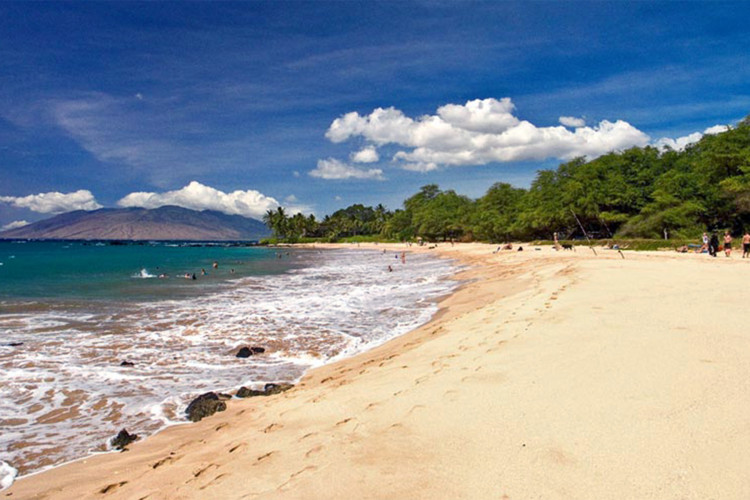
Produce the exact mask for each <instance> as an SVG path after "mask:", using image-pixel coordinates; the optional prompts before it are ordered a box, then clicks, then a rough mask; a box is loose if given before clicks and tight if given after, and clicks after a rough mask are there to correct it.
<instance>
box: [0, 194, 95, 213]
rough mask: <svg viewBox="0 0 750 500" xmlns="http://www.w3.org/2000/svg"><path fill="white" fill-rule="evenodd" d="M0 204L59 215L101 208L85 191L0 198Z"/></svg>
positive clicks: (91, 195)
mask: <svg viewBox="0 0 750 500" xmlns="http://www.w3.org/2000/svg"><path fill="white" fill-rule="evenodd" d="M0 203H9V204H11V205H13V206H14V207H18V208H28V209H29V210H31V211H32V212H38V213H40V214H61V213H63V212H71V211H73V210H96V209H98V208H102V206H101V205H100V204H99V203H97V201H96V199H94V195H93V194H91V191H89V190H87V189H80V190H78V191H75V192H73V193H58V192H54V191H53V192H50V193H39V194H30V195H28V196H0Z"/></svg>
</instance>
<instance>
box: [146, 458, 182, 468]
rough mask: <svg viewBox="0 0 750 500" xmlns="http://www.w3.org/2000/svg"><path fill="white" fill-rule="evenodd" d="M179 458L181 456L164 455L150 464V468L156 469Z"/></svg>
mask: <svg viewBox="0 0 750 500" xmlns="http://www.w3.org/2000/svg"><path fill="white" fill-rule="evenodd" d="M180 458H182V457H175V456H169V457H164V458H162V459H161V460H159V461H158V462H156V463H155V464H154V465H152V466H151V468H152V469H158V468H159V467H161V466H162V465H169V464H171V463H172V462H176V461H177V460H179V459H180Z"/></svg>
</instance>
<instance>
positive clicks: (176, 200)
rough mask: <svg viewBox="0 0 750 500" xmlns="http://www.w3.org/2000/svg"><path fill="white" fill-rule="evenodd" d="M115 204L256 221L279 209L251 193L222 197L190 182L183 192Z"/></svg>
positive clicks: (133, 195)
mask: <svg viewBox="0 0 750 500" xmlns="http://www.w3.org/2000/svg"><path fill="white" fill-rule="evenodd" d="M117 204H118V205H119V206H121V207H143V208H157V207H162V206H164V205H176V206H178V207H184V208H190V209H192V210H216V211H219V212H223V213H225V214H231V215H243V216H245V217H253V218H255V219H259V218H261V217H263V214H265V213H266V211H267V210H273V209H275V208H276V207H278V206H279V202H278V201H276V200H275V199H274V198H271V197H269V196H265V195H264V194H262V193H259V192H258V191H254V190H247V191H240V190H237V191H232V192H231V193H225V192H223V191H219V190H218V189H215V188H212V187H209V186H204V185H203V184H201V183H199V182H196V181H193V182H191V183H190V184H188V185H187V186H185V187H184V188H182V189H178V190H176V191H167V192H164V193H145V192H137V193H130V194H129V195H127V196H125V197H124V198H122V199H121V200H120V201H118V202H117Z"/></svg>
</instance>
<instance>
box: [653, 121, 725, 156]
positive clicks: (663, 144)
mask: <svg viewBox="0 0 750 500" xmlns="http://www.w3.org/2000/svg"><path fill="white" fill-rule="evenodd" d="M727 130H729V127H728V126H727V125H714V126H713V127H708V128H707V129H706V130H704V131H703V133H700V132H693V133H692V134H688V135H684V136H682V137H678V138H677V139H672V138H670V137H662V138H661V139H659V140H658V141H656V142H655V143H654V145H655V146H656V147H658V148H660V149H667V148H670V149H674V150H675V151H682V150H683V149H685V148H686V147H687V146H689V145H690V144H694V143H696V142H698V141H700V140H701V138H702V137H703V136H704V135H715V134H720V133H722V132H726V131H727Z"/></svg>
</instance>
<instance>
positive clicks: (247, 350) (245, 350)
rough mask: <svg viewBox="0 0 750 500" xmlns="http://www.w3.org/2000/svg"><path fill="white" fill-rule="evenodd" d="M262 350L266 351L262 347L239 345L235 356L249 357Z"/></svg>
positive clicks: (262, 351)
mask: <svg viewBox="0 0 750 500" xmlns="http://www.w3.org/2000/svg"><path fill="white" fill-rule="evenodd" d="M264 352H266V349H265V348H264V347H241V348H240V350H239V351H237V354H235V356H237V357H238V358H249V357H250V356H252V355H254V354H263V353H264Z"/></svg>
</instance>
